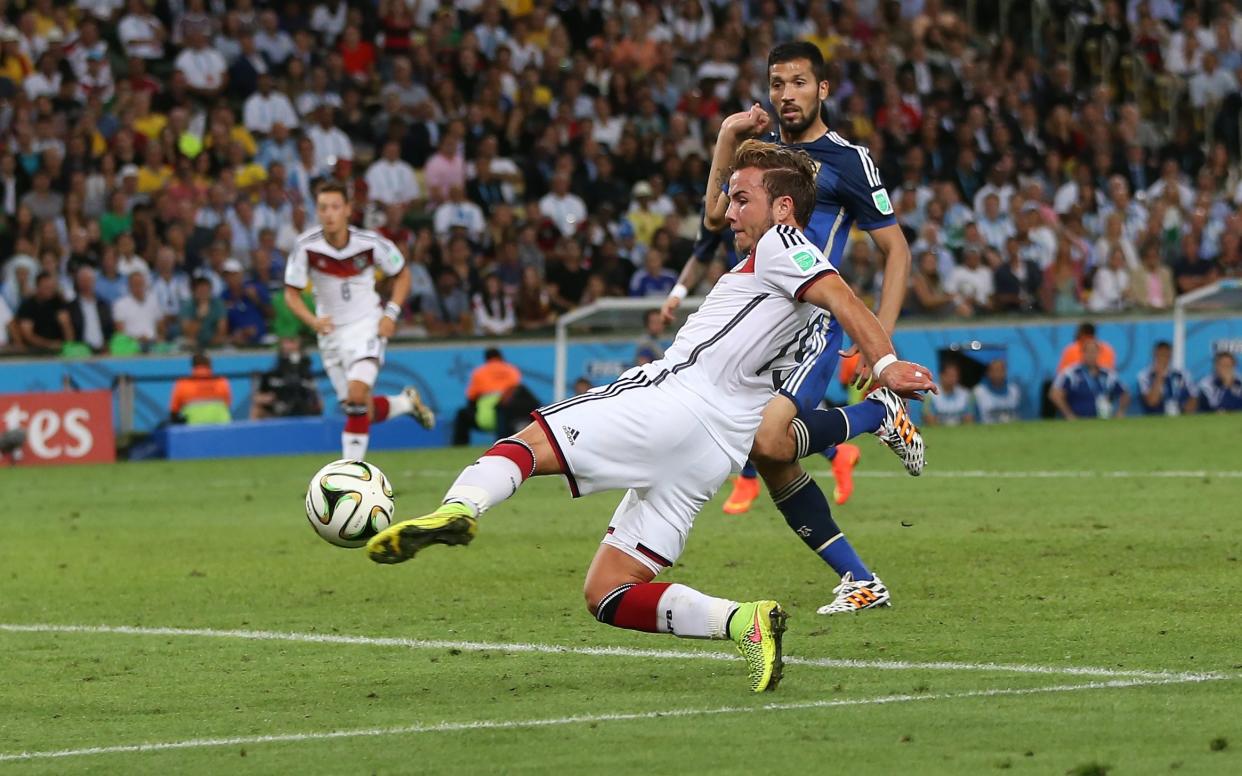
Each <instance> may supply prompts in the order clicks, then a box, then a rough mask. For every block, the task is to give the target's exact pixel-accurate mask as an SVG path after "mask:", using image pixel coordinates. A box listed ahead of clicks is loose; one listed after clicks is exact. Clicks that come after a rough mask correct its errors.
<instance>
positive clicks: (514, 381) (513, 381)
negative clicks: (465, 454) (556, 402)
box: [453, 348, 534, 446]
mask: <svg viewBox="0 0 1242 776" xmlns="http://www.w3.org/2000/svg"><path fill="white" fill-rule="evenodd" d="M521 385H522V372H521V371H520V370H519V369H518V368H517V367H516V366H514V365H513V364H510V363H509V362H507V361H505V359H504V356H503V355H502V354H501V352H500V350H499V349H497V348H488V349H487V350H486V351H485V352H484V354H483V363H482V364H481V365H480V366H477V367H475V368H474V371H473V372H471V373H470V382H469V384H467V386H466V406H464V407H462V408H461V409H460V410H458V411H457V415H456V417H455V418H454V420H453V444H454V445H459V446H460V445H468V444H470V431H471V430H472V429H478V430H481V431H494V432H495V433H496V438H497V439H503V438H504V437H506V436H508V435H509V434H510V433H512V432H511V431H510V430H509V429H510V427H511V421H513V420H521V419H522V416H520V415H518V414H510V412H509V410H510V409H511V406H510V402H512V401H513V400H514V399H515V398H517V397H516V393H517V391H518V389H519V388H520V387H521ZM528 393H529V392H528ZM512 409H516V407H512ZM532 409H534V408H532Z"/></svg>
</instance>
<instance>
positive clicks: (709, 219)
mask: <svg viewBox="0 0 1242 776" xmlns="http://www.w3.org/2000/svg"><path fill="white" fill-rule="evenodd" d="M770 123H771V119H770V118H769V116H768V112H767V111H766V110H764V109H763V107H762V106H761V105H760V104H759V103H755V104H754V105H752V106H751V107H750V110H747V111H741V112H740V113H734V114H733V115H731V116H728V117H726V118H725V120H724V121H723V122H721V124H720V134H719V135H717V136H716V149H715V151H714V152H713V153H712V166H711V170H710V171H709V172H708V173H707V193H706V194H704V195H703V225H704V227H706V228H707V229H710V230H711V231H713V232H718V231H720V230H721V229H724V228H725V227H726V226H728V225H729V222H728V220H727V219H726V218H725V210H727V209H728V207H729V198H728V197H726V196H725V195H724V187H725V183H726V182H727V181H728V180H729V173H730V172H731V171H732V170H731V168H732V167H733V156H734V154H735V153H737V147H738V144H740V143H741V142H742V140H743V139H745V138H746V137H749V136H752V135H757V134H761V133H762V132H763V131H764V130H766V129H767V128H768V124H770Z"/></svg>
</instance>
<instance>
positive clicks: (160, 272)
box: [151, 247, 190, 337]
mask: <svg viewBox="0 0 1242 776" xmlns="http://www.w3.org/2000/svg"><path fill="white" fill-rule="evenodd" d="M151 295H152V296H154V297H155V301H156V302H158V303H159V306H160V313H161V314H162V315H163V318H164V331H165V332H168V333H169V335H170V337H171V336H172V334H173V332H175V331H176V329H177V316H178V315H180V314H181V310H182V307H183V306H184V305H185V303H186V302H188V301H190V280H189V278H187V277H186V275H185V273H184V272H182V271H180V270H179V269H177V254H176V252H175V251H173V249H172V248H169V247H163V248H160V249H159V252H158V253H157V254H156V256H155V272H154V274H152V275H151Z"/></svg>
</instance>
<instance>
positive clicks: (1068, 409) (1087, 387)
mask: <svg viewBox="0 0 1242 776" xmlns="http://www.w3.org/2000/svg"><path fill="white" fill-rule="evenodd" d="M1048 399H1049V400H1050V401H1051V402H1052V404H1053V405H1054V406H1055V407H1056V408H1057V410H1058V411H1059V412H1060V413H1061V415H1062V417H1064V418H1065V419H1066V420H1076V419H1078V418H1114V417H1121V416H1123V415H1125V413H1126V407H1127V405H1129V403H1130V394H1129V393H1128V392H1127V391H1126V389H1125V386H1123V385H1122V384H1121V381H1120V380H1119V379H1117V373H1116V372H1114V371H1113V370H1112V369H1109V368H1107V367H1105V366H1102V365H1101V364H1100V346H1099V344H1098V343H1097V342H1096V341H1095V340H1094V339H1090V340H1086V341H1085V342H1084V343H1083V345H1082V361H1081V363H1079V364H1077V365H1075V366H1071V367H1070V368H1068V369H1066V370H1065V371H1063V372H1060V373H1059V374H1058V375H1057V377H1056V379H1055V380H1053V381H1052V388H1051V389H1050V390H1049V391H1048Z"/></svg>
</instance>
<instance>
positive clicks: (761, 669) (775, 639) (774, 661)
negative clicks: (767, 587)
mask: <svg viewBox="0 0 1242 776" xmlns="http://www.w3.org/2000/svg"><path fill="white" fill-rule="evenodd" d="M785 618H786V614H785V610H784V609H782V608H781V605H780V604H778V603H777V602H775V601H752V602H751V603H745V604H740V605H739V606H738V607H737V611H735V612H734V613H733V617H732V619H731V620H730V621H729V638H731V639H733V643H735V644H737V650H738V652H741V653H742V657H744V658H746V665H747V668H748V669H749V671H750V689H751V690H753V691H755V692H763V691H765V690H775V689H776V686H777V685H778V684H780V681H781V671H782V670H783V668H784V665H785V664H784V663H783V662H782V661H781V635H782V634H784V633H785Z"/></svg>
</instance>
